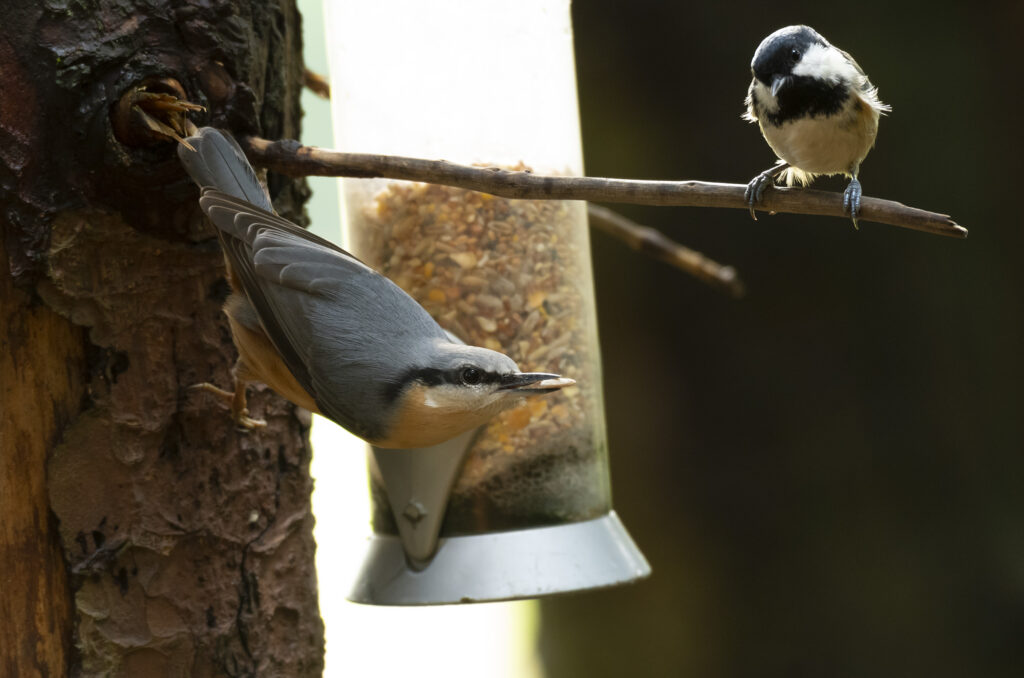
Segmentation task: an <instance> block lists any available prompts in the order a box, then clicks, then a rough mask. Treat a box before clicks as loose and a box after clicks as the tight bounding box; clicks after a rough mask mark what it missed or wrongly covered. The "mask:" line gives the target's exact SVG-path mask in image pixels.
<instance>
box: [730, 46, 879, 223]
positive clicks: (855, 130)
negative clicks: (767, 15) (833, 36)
mask: <svg viewBox="0 0 1024 678" xmlns="http://www.w3.org/2000/svg"><path fill="white" fill-rule="evenodd" d="M750 70H751V72H752V73H753V75H754V79H753V80H752V81H751V83H750V89H749V90H748V91H747V99H746V101H745V103H746V105H747V112H746V113H745V114H744V115H743V118H744V119H746V120H749V121H750V122H757V123H758V124H759V125H760V127H761V134H763V135H764V138H765V141H767V142H768V145H769V146H771V147H772V150H773V151H775V155H777V156H778V157H779V161H778V162H777V163H776V165H775V166H774V167H772V168H771V169H768V170H765V171H764V172H762V173H761V174H759V175H757V176H756V177H754V178H753V179H752V180H751V181H750V183H749V184H747V190H746V193H745V194H744V197H745V198H746V200H747V204H748V205H749V206H750V215H751V216H752V217H754V218H755V219H756V218H757V217H756V216H755V214H754V206H755V205H756V204H757V203H758V202H759V201H760V200H761V196H762V195H763V194H764V191H765V189H766V188H767V187H768V186H771V185H773V184H774V182H775V179H776V178H778V177H782V178H784V179H785V182H786V185H788V186H792V185H793V184H800V185H801V186H803V185H806V184H808V183H810V182H811V180H812V179H814V177H815V176H817V175H819V174H844V175H846V176H849V177H851V181H850V184H849V186H847V187H846V192H845V193H844V194H843V208H844V209H845V210H846V211H847V212H849V214H850V216H851V217H852V218H853V225H854V226H856V225H857V212H858V211H859V210H860V196H861V187H860V182H859V181H857V172H858V171H859V170H860V164H861V163H862V162H863V161H864V158H865V157H867V154H868V151H870V150H871V147H872V146H874V144H875V135H876V134H877V133H878V118H879V116H880V115H881V114H883V113H887V112H888V111H889V110H891V109H890V107H889V106H886V105H885V104H883V103H882V102H881V101H879V100H878V89H877V88H876V87H875V86H874V85H872V84H871V82H870V81H869V80H868V76H867V75H865V74H864V71H863V70H861V67H860V66H858V65H857V62H856V61H854V60H853V57H851V56H850V55H849V54H847V53H846V52H844V51H843V50H841V49H839V48H838V47H835V46H833V45H831V44H829V42H828V40H826V39H825V38H823V37H822V36H821V35H820V34H819V33H818V32H817V31H815V30H814V29H813V28H810V27H809V26H787V27H786V28H780V29H779V30H777V31H775V32H774V33H772V34H771V35H769V36H768V37H767V38H765V39H764V40H763V41H761V44H760V45H759V46H758V48H757V51H756V52H754V59H753V61H752V62H751V63H750Z"/></svg>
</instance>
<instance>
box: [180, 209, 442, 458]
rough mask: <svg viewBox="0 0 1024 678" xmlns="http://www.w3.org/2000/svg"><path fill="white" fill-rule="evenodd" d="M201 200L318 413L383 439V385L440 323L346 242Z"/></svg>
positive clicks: (417, 358)
mask: <svg viewBox="0 0 1024 678" xmlns="http://www.w3.org/2000/svg"><path fill="white" fill-rule="evenodd" d="M200 204H201V205H202V206H203V209H204V211H206V213H207V214H208V215H209V217H210V219H211V221H213V223H214V225H216V226H217V228H218V229H219V230H221V232H222V233H223V235H224V241H225V246H226V248H228V249H229V250H230V251H231V254H230V255H229V256H230V257H231V260H232V262H233V263H232V265H234V261H235V259H236V258H237V259H239V260H240V264H239V268H240V269H241V270H240V271H239V272H238V273H239V276H240V277H241V279H242V280H243V285H244V287H245V291H246V295H247V296H248V297H249V300H250V302H251V303H252V305H253V307H254V308H255V309H256V311H257V313H258V314H259V316H260V323H261V324H262V326H263V329H264V332H266V334H267V336H268V338H269V339H270V340H271V342H272V343H273V344H274V347H275V348H276V349H277V350H278V352H279V353H280V354H281V356H282V358H283V359H284V361H285V364H286V365H288V367H289V369H290V370H291V371H292V374H293V375H294V376H295V378H296V380H298V382H299V384H300V385H301V386H302V387H303V388H305V389H306V390H307V391H308V392H309V393H310V395H311V396H312V397H313V398H314V400H315V401H316V403H317V406H318V407H319V408H320V411H321V412H322V413H323V414H324V415H326V416H328V417H330V418H331V419H334V420H335V421H337V422H338V423H340V424H342V425H343V426H345V427H346V428H348V429H350V430H352V431H353V432H354V433H356V434H357V435H361V436H363V437H364V438H368V439H374V438H378V437H380V435H381V434H382V432H383V431H382V430H375V426H378V425H382V422H380V421H379V417H380V413H381V412H382V411H385V409H386V408H385V405H386V404H387V403H386V397H387V396H386V394H387V393H388V392H389V389H388V388H387V387H388V386H391V385H393V384H394V383H395V382H397V381H398V380H399V379H401V377H402V376H404V375H403V373H404V372H405V371H406V370H408V368H409V367H410V366H416V365H418V364H419V363H420V362H421V361H422V360H423V359H424V357H425V356H424V355H422V354H421V351H423V350H425V349H424V347H425V346H429V345H431V344H436V343H441V342H447V341H448V337H447V335H446V334H445V332H444V330H442V329H441V327H440V326H439V325H438V324H437V323H436V322H435V321H434V320H433V318H431V317H430V315H429V314H428V313H427V312H426V311H425V310H424V309H423V307H422V306H420V305H419V304H418V303H416V301H415V300H414V299H412V297H410V296H409V295H408V294H406V293H405V292H403V291H402V290H401V289H400V288H399V287H398V286H397V285H395V284H394V283H392V282H391V281H390V280H388V279H387V278H385V277H384V276H383V275H381V274H380V273H378V272H376V271H374V270H373V269H372V268H370V267H369V266H367V265H366V264H364V263H363V262H361V261H359V260H358V259H356V258H355V257H353V256H352V255H350V254H348V253H347V252H345V251H344V250H343V249H341V248H339V247H337V246H336V245H333V244H332V243H329V242H328V241H326V240H324V239H322V238H319V237H317V236H315V235H313V234H311V233H309V232H307V231H306V230H304V229H302V228H300V227H298V226H296V225H295V224H293V223H291V222H289V221H287V220H286V219H283V218H281V217H279V216H277V215H275V214H272V213H269V212H265V211H263V210H260V209H258V208H255V207H253V206H252V205H249V204H248V203H246V202H244V201H242V200H238V199H237V198H234V197H231V196H228V195H226V194H223V193H219V192H217V191H204V193H203V197H202V198H201V199H200Z"/></svg>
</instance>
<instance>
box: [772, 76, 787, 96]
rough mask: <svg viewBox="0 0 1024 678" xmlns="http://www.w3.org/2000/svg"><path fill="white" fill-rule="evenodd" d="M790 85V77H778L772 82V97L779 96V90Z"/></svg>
mask: <svg viewBox="0 0 1024 678" xmlns="http://www.w3.org/2000/svg"><path fill="white" fill-rule="evenodd" d="M788 84H789V76H788V75H776V76H775V78H774V79H773V80H772V96H773V97H777V96H779V90H781V89H782V88H783V87H785V86H786V85H788Z"/></svg>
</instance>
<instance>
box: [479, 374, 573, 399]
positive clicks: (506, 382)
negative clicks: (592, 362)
mask: <svg viewBox="0 0 1024 678" xmlns="http://www.w3.org/2000/svg"><path fill="white" fill-rule="evenodd" d="M575 383H576V380H575V379H570V378H569V377H563V376H561V375H560V374H548V373H546V372H521V373H519V374H506V375H505V376H503V377H502V378H501V386H499V387H498V390H499V391H512V392H514V393H516V394H522V395H536V394H539V393H550V392H551V391H557V390H558V389H560V388H563V387H565V386H572V385H573V384H575Z"/></svg>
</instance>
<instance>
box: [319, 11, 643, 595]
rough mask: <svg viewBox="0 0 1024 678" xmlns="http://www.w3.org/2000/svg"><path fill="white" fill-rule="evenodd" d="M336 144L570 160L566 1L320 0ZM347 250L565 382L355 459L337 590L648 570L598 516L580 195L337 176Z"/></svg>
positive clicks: (564, 581) (603, 493)
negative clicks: (348, 585)
mask: <svg viewBox="0 0 1024 678" xmlns="http://www.w3.org/2000/svg"><path fill="white" fill-rule="evenodd" d="M328 9H329V31H330V33H329V34H330V43H331V44H332V54H331V77H332V93H333V95H332V107H333V116H334V126H335V134H336V145H337V147H338V148H340V149H342V150H344V151H348V152H365V153H381V154H390V155H404V156H413V157H420V158H429V159H445V160H449V161H453V162H459V163H465V164H480V165H483V166H488V167H502V168H507V169H512V170H521V171H533V172H536V173H544V174H566V175H581V174H582V172H583V161H582V149H581V142H580V129H579V113H578V109H577V103H576V81H575V68H574V61H573V45H572V30H571V21H570V15H569V0H498V1H494V2H471V1H465V0H445V1H442V2H422V1H420V0H378V1H377V2H364V1H362V0H339V1H338V2H336V3H333V4H329V5H328ZM342 200H343V209H342V213H343V220H344V232H345V238H346V247H347V248H348V249H349V250H350V251H352V252H353V254H355V255H356V256H358V257H360V258H361V259H362V260H363V261H365V262H366V263H368V264H370V265H371V266H373V267H375V268H376V269H378V270H379V271H381V272H382V273H384V274H385V275H387V276H388V277H389V278H391V279H392V280H393V281H394V282H395V283H397V284H398V285H399V286H400V287H401V288H402V289H404V290H405V291H406V292H408V293H409V294H410V295H411V296H412V297H413V298H414V299H416V300H417V301H418V302H419V303H420V304H422V305H423V307H424V308H426V310H427V311H428V312H430V314H431V315H432V316H433V317H434V318H435V319H436V320H437V321H438V323H439V324H440V325H441V326H442V327H443V328H445V329H446V330H448V331H449V332H450V333H451V334H453V335H455V336H456V337H458V338H460V339H461V340H462V341H464V342H466V343H467V344H472V345H477V346H483V347H486V348H490V349H493V350H496V351H501V352H503V353H505V354H507V355H508V356H510V357H511V358H512V359H513V360H515V361H516V362H517V363H518V365H519V367H520V369H522V370H524V371H537V372H554V373H558V374H561V375H563V376H566V377H571V378H573V379H575V380H576V382H577V383H576V385H575V386H572V387H569V388H565V389H562V390H561V391H559V392H556V393H554V394H551V395H549V396H536V397H531V398H529V399H527V400H526V401H525V402H524V403H523V405H522V406H521V407H518V408H516V409H512V410H509V411H506V412H504V413H502V414H500V415H498V416H496V417H495V418H494V419H492V420H491V421H490V422H489V423H488V424H487V425H486V426H484V427H482V428H481V429H480V430H478V431H471V432H468V433H465V434H463V435H462V436H459V437H458V438H455V439H453V440H450V441H448V442H446V443H442V444H440V445H437V446H434V447H432V448H428V449H422V450H383V449H378V448H372V449H371V450H370V453H369V454H368V466H369V478H370V494H371V500H372V503H373V510H372V525H373V531H374V532H373V536H372V538H371V541H370V546H369V549H368V553H367V556H366V559H365V561H364V563H363V567H362V570H361V572H360V574H359V575H358V579H357V581H356V583H355V585H354V588H353V590H352V592H351V595H350V598H351V599H352V600H354V601H357V602H363V603H372V604H383V605H411V604H434V603H453V602H472V601H485V600H507V599H515V598H525V597H534V596H539V595H546V594H553V593H559V592H565V591H574V590H582V589H589V588H598V587H606V586H612V585H616V584H621V583H625V582H629V581H632V580H635V579H638V578H642V577H645V576H647V575H648V574H649V573H650V568H649V566H648V564H647V562H646V561H645V559H644V557H643V555H642V554H641V553H640V552H639V551H638V550H637V548H636V546H635V545H634V543H633V541H632V540H631V539H630V537H629V535H628V534H627V532H626V530H625V528H624V527H623V526H622V523H621V522H620V521H619V519H618V517H617V516H616V514H615V512H614V511H613V510H612V503H611V488H610V482H609V472H608V448H607V442H606V434H605V423H604V410H603V402H602V393H601V368H600V364H601V361H600V355H599V349H598V342H597V322H596V317H595V305H594V292H593V280H592V274H591V264H590V242H589V235H588V227H587V212H586V206H585V204H584V203H582V202H573V201H550V200H509V199H505V198H500V197H495V196H491V195H486V194H483V193H476V192H472V191H468V190H463V189H459V188H453V187H448V186H443V185H437V184H420V183H408V182H400V181H391V180H366V179H346V180H344V182H343V188H342Z"/></svg>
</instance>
